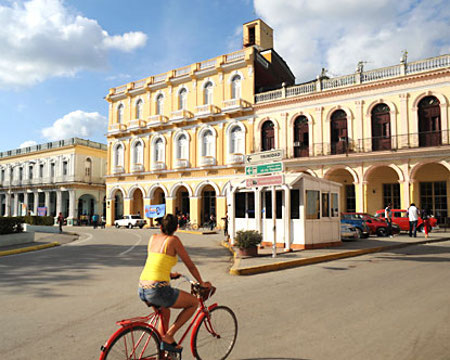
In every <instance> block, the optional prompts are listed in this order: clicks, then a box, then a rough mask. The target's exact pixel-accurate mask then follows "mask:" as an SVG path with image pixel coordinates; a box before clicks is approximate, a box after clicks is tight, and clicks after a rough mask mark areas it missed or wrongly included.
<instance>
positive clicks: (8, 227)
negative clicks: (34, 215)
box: [0, 217, 23, 234]
mask: <svg viewBox="0 0 450 360" xmlns="http://www.w3.org/2000/svg"><path fill="white" fill-rule="evenodd" d="M22 223H23V221H22V218H21V217H0V234H13V233H19V232H22V231H23V228H22V225H21V224H22Z"/></svg>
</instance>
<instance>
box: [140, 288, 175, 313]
mask: <svg viewBox="0 0 450 360" xmlns="http://www.w3.org/2000/svg"><path fill="white" fill-rule="evenodd" d="M138 293H139V297H140V298H141V300H142V301H144V302H147V303H150V304H153V305H156V306H161V307H165V308H169V307H171V306H172V305H173V304H175V302H176V301H177V299H178V295H179V294H180V290H178V289H176V288H173V287H171V286H170V285H167V286H156V287H152V288H146V289H143V288H141V287H139V291H138Z"/></svg>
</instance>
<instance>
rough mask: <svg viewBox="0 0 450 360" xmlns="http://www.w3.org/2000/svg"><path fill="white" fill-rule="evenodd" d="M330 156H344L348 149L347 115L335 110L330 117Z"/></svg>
mask: <svg viewBox="0 0 450 360" xmlns="http://www.w3.org/2000/svg"><path fill="white" fill-rule="evenodd" d="M330 126H331V139H330V140H331V154H333V155H334V154H345V153H347V149H348V131H347V114H346V113H345V111H344V110H336V111H335V112H334V113H333V114H332V115H331V125H330Z"/></svg>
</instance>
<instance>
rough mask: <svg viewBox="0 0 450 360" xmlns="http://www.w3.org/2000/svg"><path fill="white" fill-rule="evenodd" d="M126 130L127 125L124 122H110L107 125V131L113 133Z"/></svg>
mask: <svg viewBox="0 0 450 360" xmlns="http://www.w3.org/2000/svg"><path fill="white" fill-rule="evenodd" d="M126 130H127V126H126V125H125V124H111V125H109V129H108V132H109V133H113V132H122V131H126Z"/></svg>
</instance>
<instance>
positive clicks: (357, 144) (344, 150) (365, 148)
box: [294, 130, 450, 158]
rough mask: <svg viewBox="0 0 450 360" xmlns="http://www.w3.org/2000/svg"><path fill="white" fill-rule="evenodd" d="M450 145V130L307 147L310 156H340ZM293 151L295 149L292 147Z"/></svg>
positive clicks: (299, 156) (306, 154)
mask: <svg viewBox="0 0 450 360" xmlns="http://www.w3.org/2000/svg"><path fill="white" fill-rule="evenodd" d="M449 145H450V130H445V131H429V132H421V133H410V134H401V135H395V136H380V137H372V138H364V139H355V140H351V139H350V140H347V141H346V140H341V141H336V142H327V143H315V144H313V145H309V146H308V152H309V154H310V155H311V156H328V155H340V154H345V155H349V154H357V153H374V152H381V151H391V152H392V151H399V150H406V149H418V148H429V147H441V146H449ZM294 150H295V147H294ZM307 156H308V153H307V152H302V153H301V154H300V153H298V152H297V153H295V155H294V157H295V158H301V157H307Z"/></svg>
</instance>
